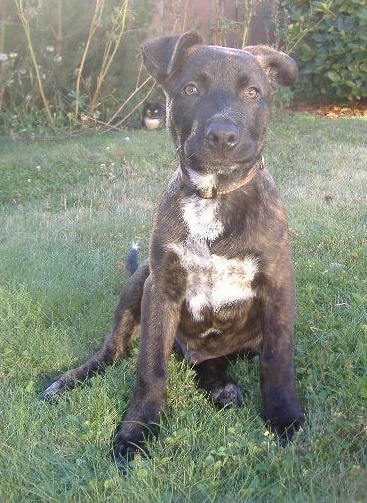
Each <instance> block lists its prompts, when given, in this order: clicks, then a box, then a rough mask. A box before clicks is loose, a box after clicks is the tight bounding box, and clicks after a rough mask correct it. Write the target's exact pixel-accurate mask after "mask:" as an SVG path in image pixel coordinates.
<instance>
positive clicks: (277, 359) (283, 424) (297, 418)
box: [260, 286, 305, 444]
mask: <svg viewBox="0 0 367 503" xmlns="http://www.w3.org/2000/svg"><path fill="white" fill-rule="evenodd" d="M287 290H288V289H287V288H285V287H284V286H283V288H279V290H277V291H275V292H272V294H271V295H269V296H268V298H267V301H266V307H265V319H264V340H263V348H262V351H261V355H260V381H261V390H262V395H263V402H264V406H263V418H264V419H265V421H266V422H267V423H268V424H269V427H270V428H271V429H272V430H273V431H275V432H276V433H277V434H278V435H279V436H280V440H281V442H282V443H283V444H285V443H287V442H288V441H291V440H292V437H293V435H294V433H295V431H296V430H297V429H299V428H300V426H302V424H303V422H304V420H305V417H304V412H303V410H302V407H301V405H300V403H299V401H298V398H297V394H296V388H295V376H294V366H293V323H294V303H293V299H294V296H293V292H292V291H291V290H290V289H289V290H288V291H287Z"/></svg>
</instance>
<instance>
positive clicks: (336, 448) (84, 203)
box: [0, 114, 367, 503]
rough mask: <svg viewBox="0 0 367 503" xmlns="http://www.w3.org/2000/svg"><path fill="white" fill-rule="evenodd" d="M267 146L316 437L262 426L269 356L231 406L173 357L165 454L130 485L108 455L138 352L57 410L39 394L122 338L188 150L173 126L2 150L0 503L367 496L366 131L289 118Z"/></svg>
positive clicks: (158, 453) (158, 445)
mask: <svg viewBox="0 0 367 503" xmlns="http://www.w3.org/2000/svg"><path fill="white" fill-rule="evenodd" d="M268 144H269V146H268V147H267V148H266V152H265V159H266V163H267V165H268V167H269V169H270V171H271V172H272V173H273V175H274V177H275V179H276V181H277V183H278V186H279V188H280V191H281V193H282V196H283V199H284V202H285V205H286V208H287V211H288V216H289V226H290V230H291V236H292V242H293V248H294V263H295V269H296V282H297V312H298V318H297V325H296V354H295V365H296V372H297V387H298V392H299V395H300V397H301V400H302V403H303V404H304V406H305V408H306V410H307V416H308V419H307V424H306V426H305V428H304V431H303V432H301V434H299V435H297V437H296V438H295V440H294V442H293V444H291V445H289V446H288V447H286V448H281V447H280V446H279V445H278V443H277V441H276V438H274V436H273V435H272V434H270V433H269V432H268V431H267V430H266V428H265V427H264V424H263V422H262V420H261V418H260V416H259V412H260V409H261V397H260V390H259V383H258V360H257V359H254V360H252V361H248V362H247V361H245V362H243V361H238V362H236V363H235V364H234V365H233V374H234V375H235V377H236V379H237V380H238V381H239V382H240V383H241V384H242V385H243V387H244V389H245V390H246V395H245V405H244V406H243V407H240V408H236V409H224V410H220V411H218V410H215V409H214V408H213V406H212V405H211V404H210V403H209V402H208V401H207V400H206V399H205V397H204V396H203V393H202V392H201V391H200V390H198V389H197V388H196V387H195V385H194V375H193V372H192V369H190V367H189V366H188V365H187V364H185V363H184V362H179V361H177V360H176V359H175V358H174V357H173V356H172V358H171V360H170V362H169V368H170V383H169V389H168V407H167V410H166V414H165V416H164V418H163V420H162V432H161V435H160V437H159V439H158V440H157V441H154V442H152V443H151V446H150V451H151V454H152V458H151V459H149V460H144V459H141V460H139V459H136V460H135V462H134V465H135V466H133V468H132V469H131V470H129V472H128V474H127V475H125V476H122V475H121V474H120V473H119V472H118V470H117V469H116V467H115V465H114V464H113V463H112V462H111V459H110V457H109V448H110V443H111V437H112V435H113V432H114V430H115V428H116V426H117V424H118V423H119V421H120V420H121V418H122V417H123V415H124V413H125V411H126V409H127V406H128V403H129V399H130V397H131V392H132V388H133V385H134V379H135V372H134V369H135V361H136V354H137V349H138V341H136V342H134V345H133V348H132V351H131V354H130V355H129V357H128V358H126V359H125V360H124V361H122V362H121V363H120V364H119V365H116V366H113V367H111V368H109V369H108V370H107V372H106V374H105V375H104V376H103V377H102V376H98V377H96V378H94V379H92V380H91V381H90V382H89V384H88V385H84V386H81V387H79V388H76V389H74V390H73V391H71V392H69V393H68V395H67V396H65V397H64V398H63V399H62V400H61V401H60V402H59V403H57V404H50V403H45V402H43V401H42V400H41V398H40V394H41V392H42V390H43V389H44V388H45V386H46V385H47V384H48V383H50V381H51V380H52V378H53V377H54V376H56V375H57V374H58V373H60V372H61V371H63V370H65V369H67V368H69V367H71V366H75V365H76V364H77V363H79V362H81V361H84V360H85V359H86V357H87V356H88V355H90V354H91V353H92V352H93V351H94V350H95V349H97V348H99V346H100V344H101V342H102V340H103V338H104V334H105V333H107V332H108V330H109V329H110V327H111V324H112V321H113V313H114V309H115V305H116V302H117V298H118V294H119V291H120V288H121V285H122V284H123V283H124V281H126V279H127V273H126V272H125V266H124V257H125V255H126V253H127V251H128V249H129V245H130V242H131V241H133V240H134V241H139V243H140V246H141V256H142V258H143V257H145V256H146V254H147V249H148V239H149V229H150V222H151V216H152V211H153V209H154V205H155V203H156V201H157V198H158V197H159V194H160V192H161V190H162V188H163V187H164V185H165V183H166V181H167V180H168V178H169V176H170V172H171V171H172V170H173V169H174V167H175V165H176V158H175V154H174V151H173V147H172V145H171V143H170V142H169V140H168V138H167V134H166V132H165V131H158V132H156V131H151V132H146V131H129V132H119V133H111V134H101V135H89V136H80V137H78V138H74V139H68V140H60V141H58V142H51V141H44V142H38V143H37V142H29V143H13V142H11V141H10V140H6V139H0V149H1V158H0V222H1V223H0V229H1V231H0V354H1V358H0V380H1V381H0V385H1V386H0V410H1V411H2V420H1V425H0V500H1V501H4V502H6V503H19V502H20V501H22V502H23V501H24V502H42V503H43V502H87V501H90V502H93V503H99V502H116V503H121V502H126V503H135V502H136V503H138V502H142V503H145V502H147V503H154V502H157V503H158V502H177V503H179V502H190V503H191V502H193V503H196V502H198V503H202V502H216V503H220V502H223V503H224V502H228V503H229V502H232V501H235V502H246V501H248V502H292V503H294V502H302V503H303V502H315V503H316V502H323V503H327V502H348V503H349V502H366V501H367V275H366V267H367V120H366V119H363V118H339V119H325V118H324V119H317V118H315V117H314V116H313V115H306V114H303V115H286V114H285V115H281V116H278V115H275V116H274V118H273V120H272V123H271V126H270V128H269V132H268Z"/></svg>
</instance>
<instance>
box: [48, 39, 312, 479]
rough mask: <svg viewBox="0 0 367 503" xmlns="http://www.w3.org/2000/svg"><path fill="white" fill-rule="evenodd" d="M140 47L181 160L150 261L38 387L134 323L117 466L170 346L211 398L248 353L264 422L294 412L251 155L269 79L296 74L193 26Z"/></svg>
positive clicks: (235, 389)
mask: <svg viewBox="0 0 367 503" xmlns="http://www.w3.org/2000/svg"><path fill="white" fill-rule="evenodd" d="M142 53H143V60H144V64H145V67H146V68H147V70H148V72H149V73H150V74H151V75H152V76H153V77H154V78H155V79H156V81H157V82H158V83H159V84H161V85H162V86H163V89H164V91H165V93H166V97H167V124H168V129H169V132H170V135H171V137H172V140H173V142H174V144H175V147H176V149H177V152H178V155H179V168H178V169H177V171H176V172H175V173H174V174H173V176H172V178H171V180H170V182H169V184H168V187H167V189H166V190H165V192H164V194H163V196H162V198H161V200H160V201H159V204H158V207H157V210H156V213H155V216H154V222H153V229H152V234H151V241H150V254H149V260H148V261H146V262H144V263H142V264H141V265H140V267H139V268H138V269H137V271H136V272H135V273H134V274H133V276H132V277H131V278H130V280H129V281H128V282H127V284H126V286H125V288H124V289H123V291H122V294H121V298H120V302H119V305H118V308H117V310H116V315H115V324H114V328H113V331H112V333H111V335H109V336H108V337H107V339H106V341H105V343H104V346H103V347H102V349H101V350H100V351H98V352H97V353H96V354H95V355H94V356H93V357H92V358H91V359H90V360H88V361H87V362H86V363H85V364H84V365H81V366H80V367H78V368H76V369H75V370H70V371H69V372H66V373H65V374H63V375H61V376H59V377H58V378H57V379H56V380H55V381H54V382H53V384H51V385H50V386H49V387H48V388H47V389H46V391H45V392H44V396H45V398H47V399H50V398H53V397H55V396H59V395H62V394H63V393H64V392H65V390H66V389H68V388H72V387H73V386H74V385H75V384H76V383H78V382H81V381H84V380H85V379H87V378H88V377H90V376H92V375H93V374H95V373H97V372H101V371H103V370H104V368H105V367H106V365H109V364H112V363H113V362H114V361H116V360H117V359H119V358H121V357H122V356H123V355H124V354H125V353H126V350H127V348H128V345H129V342H130V339H131V337H132V335H133V332H134V331H135V329H136V328H137V327H138V326H139V325H140V331H141V342H140V350H139V356H138V362H137V383H136V387H135V390H134V393H133V397H132V401H131V405H130V408H129V410H128V412H127V414H126V416H125V419H124V421H123V422H122V424H121V426H120V427H119V429H118V431H117V433H116V436H115V438H114V443H113V447H114V455H115V458H116V460H117V461H118V462H119V464H120V467H121V468H122V469H124V467H125V462H126V459H130V458H131V457H132V456H134V454H135V453H136V451H138V450H142V451H143V452H147V449H146V444H145V441H146V439H147V438H148V437H150V436H151V435H154V434H156V433H157V431H158V423H159V420H160V417H161V415H162V412H163V410H164V406H165V401H166V385H167V378H168V375H167V360H168V357H169V354H170V352H171V351H172V348H173V346H174V345H175V347H176V348H178V350H179V351H180V352H181V353H182V354H183V355H184V356H185V357H186V358H188V360H189V361H190V362H192V364H193V365H194V368H195V369H196V371H197V374H198V379H199V383H200V385H201V386H202V387H203V388H204V389H206V390H207V392H208V394H209V396H210V397H211V398H212V400H213V401H214V402H215V403H217V404H218V405H219V406H224V405H227V404H235V405H239V404H241V403H242V400H243V397H242V391H241V388H240V387H239V386H238V385H236V384H235V383H233V382H232V381H231V379H230V377H229V376H228V373H227V366H228V361H229V359H230V358H232V357H234V356H236V355H245V354H254V353H259V355H260V383H261V391H262V396H263V412H262V415H263V418H264V420H265V421H266V422H267V424H268V425H269V427H270V428H272V429H273V431H275V432H277V433H278V434H279V435H280V437H281V439H288V440H289V439H291V438H292V436H293V434H294V431H295V430H297V429H298V428H299V427H300V426H301V425H302V424H303V422H304V413H303V410H302V408H301V406H300V404H299V401H298V399H297V396H296V391H295V377H294V368H293V325H294V321H295V292H294V278H293V267H292V261H291V248H290V243H289V237H288V227H287V220H286V214H285V211H284V208H283V205H282V202H281V199H280V196H279V193H278V191H277V189H276V186H275V183H274V181H273V179H272V177H271V176H270V174H269V172H268V171H267V170H266V168H265V167H264V163H263V160H262V151H263V148H264V139H265V130H266V126H267V123H268V117H269V104H270V102H271V100H272V97H273V95H274V93H275V90H276V88H277V85H278V84H280V85H285V86H290V85H292V84H294V82H295V81H296V78H297V68H296V64H295V62H294V61H293V60H292V59H291V58H290V57H289V56H287V55H286V54H284V53H281V52H278V51H276V50H274V49H271V48H269V47H266V46H251V47H246V48H245V49H244V50H239V49H230V48H225V47H217V46H208V45H202V41H201V38H200V36H199V35H198V34H197V33H195V32H189V33H185V34H183V35H182V36H172V37H166V38H160V39H156V40H152V41H148V42H147V43H145V44H144V45H143V47H142ZM157 169H158V168H157Z"/></svg>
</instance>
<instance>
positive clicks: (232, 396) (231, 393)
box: [210, 383, 243, 407]
mask: <svg viewBox="0 0 367 503" xmlns="http://www.w3.org/2000/svg"><path fill="white" fill-rule="evenodd" d="M210 396H211V398H212V400H213V402H214V403H215V404H216V405H217V406H218V407H228V406H231V405H235V406H237V407H238V406H240V405H242V403H243V392H242V389H241V388H240V386H237V385H236V384H233V383H227V384H226V385H225V386H221V387H217V388H214V389H212V390H211V392H210Z"/></svg>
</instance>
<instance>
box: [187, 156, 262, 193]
mask: <svg viewBox="0 0 367 503" xmlns="http://www.w3.org/2000/svg"><path fill="white" fill-rule="evenodd" d="M261 169H264V159H263V157H261V159H259V160H257V161H256V162H255V164H254V165H253V166H252V167H251V168H250V170H249V171H248V172H247V173H246V175H245V176H244V177H243V178H241V179H240V180H238V181H237V182H235V183H230V184H228V185H224V186H221V187H209V188H207V189H198V188H197V187H196V186H195V185H194V184H193V183H192V182H191V180H190V178H189V177H188V176H187V175H186V174H185V173H184V172H183V171H182V168H181V167H179V168H178V173H179V176H180V177H181V180H182V181H183V183H184V184H185V185H187V186H188V187H190V188H191V189H193V190H195V192H196V194H197V195H198V196H199V197H201V198H203V199H215V198H216V197H219V196H224V195H225V194H229V193H230V192H233V191H234V190H236V189H239V188H241V187H243V186H244V185H246V183H248V182H250V181H251V180H252V179H253V178H254V176H255V175H256V173H257V172H258V171H259V170H261Z"/></svg>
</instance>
